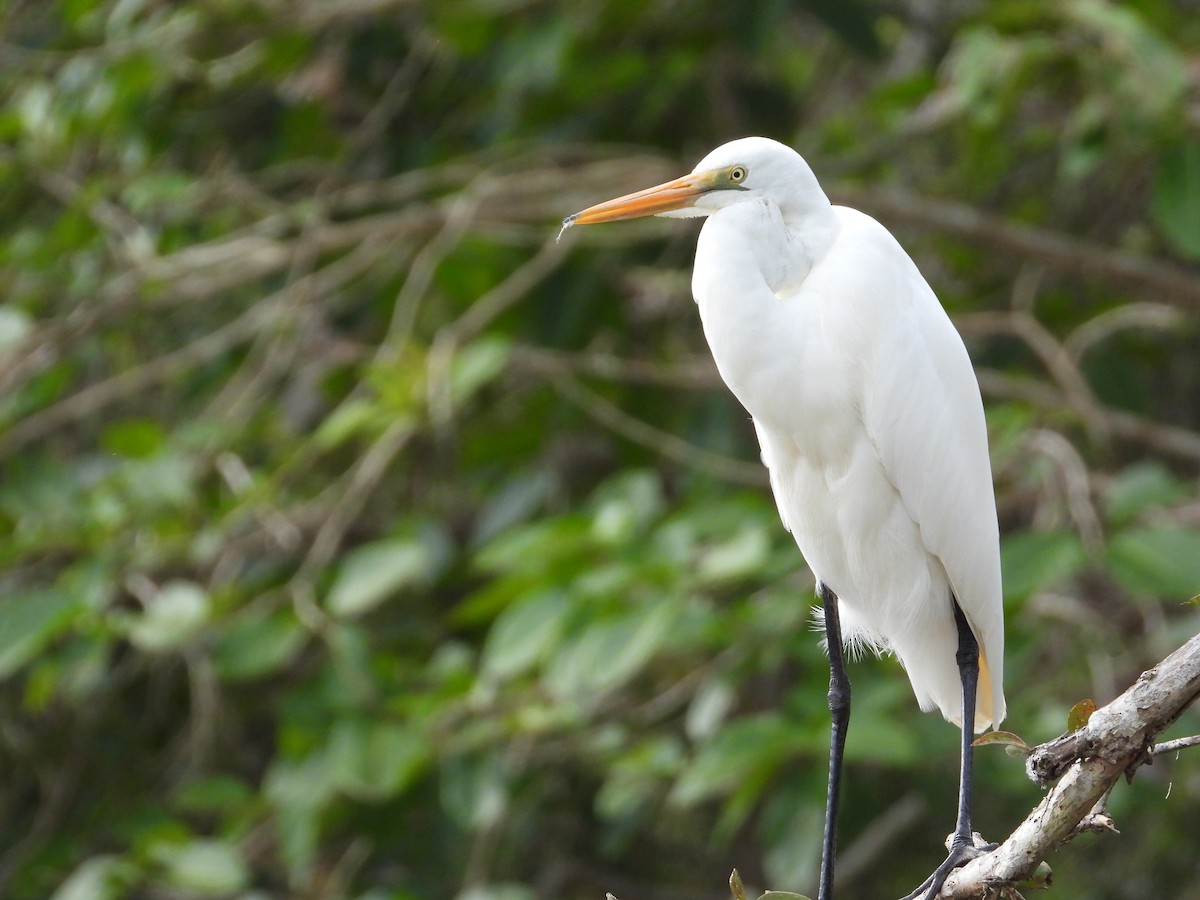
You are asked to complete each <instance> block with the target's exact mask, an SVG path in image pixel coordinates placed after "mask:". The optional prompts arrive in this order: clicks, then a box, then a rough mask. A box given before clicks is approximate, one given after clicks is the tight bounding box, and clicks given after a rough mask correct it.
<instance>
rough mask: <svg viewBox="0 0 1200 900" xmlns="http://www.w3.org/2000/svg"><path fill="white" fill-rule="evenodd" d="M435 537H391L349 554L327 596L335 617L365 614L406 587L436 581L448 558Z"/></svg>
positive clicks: (327, 604) (328, 606) (329, 608)
mask: <svg viewBox="0 0 1200 900" xmlns="http://www.w3.org/2000/svg"><path fill="white" fill-rule="evenodd" d="M439 549H440V548H439V547H438V546H437V543H436V542H435V541H434V540H431V539H426V538H423V537H417V538H391V539H389V540H385V541H377V542H376V543H374V544H366V545H364V546H362V547H359V548H358V549H356V550H353V551H351V552H350V553H349V554H347V556H346V558H345V560H344V561H343V562H342V564H341V566H340V568H339V569H338V574H337V577H336V578H335V579H334V582H333V586H332V587H330V589H329V596H328V597H327V598H326V601H325V603H326V607H327V608H328V610H329V611H330V612H331V613H332V614H333V615H335V616H361V615H362V614H363V613H366V612H370V611H371V610H372V609H374V608H375V607H377V606H378V605H379V604H380V603H382V602H383V601H384V600H386V599H388V597H391V596H393V595H395V594H396V593H397V592H398V591H400V590H401V589H402V588H407V587H412V586H414V585H419V584H426V583H428V582H430V581H432V580H433V578H434V577H435V575H436V573H437V570H438V568H439V567H440V565H441V563H442V562H443V559H444V557H443V556H442V554H440V553H439Z"/></svg>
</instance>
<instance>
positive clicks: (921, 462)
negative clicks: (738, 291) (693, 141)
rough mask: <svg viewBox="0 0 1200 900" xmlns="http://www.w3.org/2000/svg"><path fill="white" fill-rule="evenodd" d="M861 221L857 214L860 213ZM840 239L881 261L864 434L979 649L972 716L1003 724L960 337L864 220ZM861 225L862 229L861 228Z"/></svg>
mask: <svg viewBox="0 0 1200 900" xmlns="http://www.w3.org/2000/svg"><path fill="white" fill-rule="evenodd" d="M860 215H861V214H860ZM861 218H862V219H863V220H866V222H860V223H856V225H855V226H854V228H853V231H852V232H851V233H850V234H848V235H847V237H848V238H851V239H857V240H862V241H869V242H871V243H872V244H873V245H875V246H872V248H871V254H870V255H872V256H874V255H879V254H882V256H883V257H884V258H886V259H887V262H888V264H887V265H886V266H884V267H882V269H883V271H884V272H886V273H887V276H888V280H889V282H892V283H888V284H886V285H880V287H882V288H885V291H884V295H885V297H886V299H885V300H884V301H883V302H884V303H885V304H886V307H887V308H886V309H880V308H879V304H878V302H875V303H872V306H873V307H875V309H876V312H877V313H878V314H879V319H878V321H877V322H875V323H874V327H873V328H871V330H873V331H875V334H876V339H875V340H874V341H873V342H871V348H870V350H869V351H868V357H867V358H865V359H864V360H863V368H862V370H861V371H862V374H863V384H862V403H863V421H864V426H865V428H866V431H867V435H868V437H869V438H870V440H871V441H872V443H873V444H874V446H875V448H876V451H877V452H878V454H879V459H880V462H881V463H882V465H883V467H884V470H885V471H886V473H887V476H888V478H889V480H890V481H891V482H892V484H893V485H894V487H895V488H896V491H897V492H898V493H899V494H900V497H901V501H902V502H903V504H904V506H905V508H906V509H907V511H908V513H909V515H910V516H911V517H912V519H913V521H914V522H916V523H917V526H918V528H919V529H920V533H921V539H922V542H923V543H924V544H925V547H926V549H927V550H928V551H929V552H930V553H931V554H932V555H933V556H934V557H936V558H937V559H938V560H939V561H940V563H941V564H942V566H943V568H944V569H945V571H946V575H947V577H948V579H949V581H950V585H951V587H952V588H953V590H954V595H955V597H956V598H957V600H958V602H959V605H960V606H961V607H962V609H963V612H964V613H965V615H966V617H967V620H968V621H969V622H970V623H971V626H972V630H973V631H974V632H975V635H976V637H977V638H978V640H979V643H980V648H981V674H980V682H981V683H980V691H979V699H980V704H979V705H980V709H979V712H980V715H981V717H983V718H986V719H990V720H991V721H993V722H999V721H1000V720H1001V719H1002V718H1003V717H1004V692H1003V677H1004V672H1003V665H1004V620H1003V617H1004V613H1003V605H1002V598H1001V584H1000V540H999V528H998V525H997V521H996V501H995V494H994V491H993V487H992V473H991V465H990V462H989V457H988V442H987V426H986V422H985V420H984V414H983V401H982V400H981V398H980V394H979V383H978V381H977V379H976V377H975V371H974V369H973V367H972V365H971V360H970V357H969V356H968V355H967V350H966V347H965V346H964V345H963V341H962V338H961V336H960V335H959V334H958V332H957V331H956V330H955V328H954V325H953V324H952V323H951V322H950V319H949V317H948V316H947V315H946V312H945V310H944V309H943V308H942V306H941V304H940V303H939V302H938V299H937V297H936V296H935V295H934V293H933V290H932V288H930V287H929V285H928V283H927V282H926V281H925V279H924V278H923V277H922V275H921V274H920V272H919V271H918V270H917V267H916V265H915V264H914V263H913V262H912V260H911V259H910V258H909V257H908V255H907V254H906V253H905V252H904V250H903V249H902V248H901V247H900V245H899V243H897V242H896V240H895V238H893V237H892V235H891V234H890V233H889V232H888V231H887V229H885V228H884V227H883V226H882V225H879V224H878V223H876V222H874V220H872V219H870V218H869V217H867V216H861ZM868 223H869V224H868Z"/></svg>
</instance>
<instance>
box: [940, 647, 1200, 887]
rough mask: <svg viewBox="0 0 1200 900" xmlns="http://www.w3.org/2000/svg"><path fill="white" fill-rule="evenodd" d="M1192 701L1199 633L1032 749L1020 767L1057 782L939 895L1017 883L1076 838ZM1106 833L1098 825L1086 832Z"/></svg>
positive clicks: (1197, 692)
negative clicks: (1077, 722) (1069, 728)
mask: <svg viewBox="0 0 1200 900" xmlns="http://www.w3.org/2000/svg"><path fill="white" fill-rule="evenodd" d="M1197 697H1200V635H1197V636H1196V637H1193V638H1192V639H1191V640H1190V641H1188V642H1187V643H1186V644H1184V645H1183V646H1182V647H1180V648H1179V649H1178V650H1176V651H1175V652H1174V653H1172V654H1171V655H1170V656H1168V657H1167V658H1166V659H1164V660H1163V661H1162V662H1161V663H1159V664H1158V665H1157V666H1155V667H1154V668H1152V669H1149V670H1147V671H1146V672H1143V673H1142V675H1141V677H1140V678H1138V680H1137V682H1136V683H1134V685H1133V686H1132V687H1131V688H1129V690H1127V691H1126V692H1125V693H1124V694H1122V695H1121V696H1120V697H1118V698H1117V699H1116V700H1114V701H1113V702H1112V703H1109V704H1108V705H1107V706H1104V707H1102V708H1101V709H1098V710H1096V712H1094V713H1092V716H1091V718H1090V719H1089V720H1088V722H1087V724H1086V725H1084V726H1083V727H1082V728H1080V729H1079V730H1078V731H1075V732H1072V733H1070V734H1064V735H1062V736H1061V737H1058V738H1056V739H1054V740H1053V741H1050V742H1048V743H1045V744H1042V745H1040V746H1038V747H1035V748H1034V749H1033V752H1032V753H1031V754H1030V756H1029V759H1028V761H1027V762H1026V769H1027V771H1028V772H1029V776H1030V778H1032V779H1033V780H1034V781H1036V782H1038V783H1039V784H1043V785H1044V784H1047V783H1048V782H1050V781H1052V780H1053V779H1055V778H1058V777H1059V776H1060V775H1061V776H1062V779H1061V780H1060V781H1059V782H1058V784H1056V785H1055V786H1054V788H1053V789H1052V790H1051V791H1050V793H1049V794H1047V795H1046V798H1045V799H1044V800H1043V801H1042V802H1041V803H1040V804H1038V806H1037V808H1036V809H1034V810H1033V812H1032V813H1030V814H1029V816H1028V818H1026V819H1025V821H1024V822H1022V823H1021V824H1020V825H1018V826H1017V828H1016V830H1015V831H1014V832H1013V833H1012V835H1010V836H1009V838H1008V839H1007V840H1006V841H1004V843H1002V844H1001V845H1000V846H999V847H997V848H996V849H995V850H994V851H992V852H991V853H988V854H986V855H985V856H982V857H980V858H979V859H976V860H973V861H972V862H970V863H968V864H967V865H966V866H964V867H963V868H962V869H960V870H958V871H957V872H955V873H954V874H953V875H951V876H950V878H949V879H947V881H946V885H945V886H944V887H943V888H942V892H941V894H940V895H939V896H941V897H954V898H978V897H984V896H988V892H989V891H993V892H994V891H995V890H996V889H998V888H999V887H1000V886H1002V885H1011V884H1016V883H1018V882H1021V881H1024V880H1025V879H1027V878H1029V877H1030V876H1032V875H1033V873H1034V870H1035V869H1036V868H1037V866H1038V864H1039V863H1040V862H1041V861H1042V860H1043V859H1045V858H1046V857H1047V856H1049V855H1050V854H1051V853H1052V852H1053V851H1054V850H1055V849H1056V848H1057V847H1059V846H1060V845H1061V844H1063V843H1065V842H1066V841H1067V840H1069V839H1070V838H1071V837H1072V836H1073V835H1074V834H1076V833H1079V831H1080V828H1079V826H1080V823H1083V822H1085V820H1086V819H1087V818H1088V816H1089V815H1090V814H1091V813H1092V812H1093V810H1094V809H1095V808H1096V804H1097V803H1099V802H1100V801H1101V800H1102V799H1103V798H1104V796H1105V794H1106V793H1107V792H1108V791H1109V790H1110V789H1111V788H1112V786H1113V785H1114V784H1116V782H1117V780H1118V779H1119V778H1120V777H1121V776H1122V775H1125V776H1126V777H1132V775H1133V773H1134V771H1135V770H1136V769H1137V768H1138V767H1139V766H1141V765H1143V764H1146V763H1148V762H1150V760H1151V747H1152V746H1153V740H1154V737H1155V736H1156V735H1157V734H1159V733H1160V732H1162V731H1163V730H1164V729H1166V728H1167V727H1169V726H1170V725H1171V724H1172V723H1173V722H1174V721H1175V720H1176V719H1177V718H1179V716H1180V715H1181V714H1182V713H1183V711H1184V710H1186V709H1187V708H1188V707H1189V706H1190V705H1191V704H1192V703H1193V702H1194V701H1195V700H1196V699H1197ZM1064 773H1065V774H1064ZM1093 826H1095V827H1107V826H1105V825H1104V823H1103V822H1102V821H1100V820H1099V819H1097V820H1095V821H1094V822H1093V823H1092V824H1091V825H1086V826H1085V827H1086V828H1089V829H1090V828H1092V827H1093Z"/></svg>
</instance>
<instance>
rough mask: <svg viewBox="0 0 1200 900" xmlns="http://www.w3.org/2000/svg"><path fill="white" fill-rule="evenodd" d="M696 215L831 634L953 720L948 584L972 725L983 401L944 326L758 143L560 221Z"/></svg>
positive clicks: (986, 475) (725, 353)
mask: <svg viewBox="0 0 1200 900" xmlns="http://www.w3.org/2000/svg"><path fill="white" fill-rule="evenodd" d="M649 214H658V215H667V216H697V215H703V216H707V217H708V220H707V221H706V222H705V224H704V227H703V229H702V230H701V232H700V240H699V244H698V247H697V251H696V265H695V270H694V273H693V277H692V292H693V295H694V296H695V299H696V303H697V305H698V307H699V310H700V317H701V319H702V320H703V323H704V333H705V336H706V337H707V339H708V343H709V346H710V347H711V349H712V354H713V358H714V359H715V360H716V364H717V368H718V369H719V370H720V373H721V377H722V378H723V379H724V381H725V383H726V384H727V385H728V386H729V388H730V389H731V390H732V391H733V393H734V394H735V395H736V396H737V398H738V400H739V401H741V403H742V405H743V406H744V407H745V408H746V409H747V411H748V412H749V413H750V415H751V416H752V417H753V420H754V427H755V430H756V431H757V433H758V439H759V442H760V444H761V446H762V458H763V462H764V463H765V464H766V466H767V468H768V469H769V470H770V476H771V487H772V489H773V491H774V494H775V499H776V501H777V503H778V505H779V513H780V516H781V517H782V519H783V523H784V525H785V526H786V527H787V528H788V529H789V530H790V531H791V532H792V534H793V535H794V537H795V539H796V543H797V544H798V545H799V547H800V550H801V552H802V553H803V554H804V558H805V560H806V561H807V562H808V565H809V566H810V567H811V569H812V571H813V574H814V575H815V576H816V578H817V580H818V581H819V582H821V583H824V584H825V585H826V586H827V587H829V588H830V589H831V590H832V591H833V592H834V593H836V594H837V596H838V598H839V611H840V615H841V620H842V630H843V634H844V636H845V638H846V640H847V642H848V643H849V644H851V645H854V644H857V645H859V646H867V647H870V648H871V649H874V650H876V651H890V652H893V653H895V655H896V656H897V657H898V658H899V660H900V662H901V663H902V664H903V666H904V668H905V670H906V671H907V673H908V676H909V679H910V680H911V682H912V687H913V690H914V692H915V693H916V696H917V700H918V702H919V703H920V706H921V708H922V709H925V710H929V709H932V708H934V707H937V708H938V709H939V710H941V712H942V714H943V715H944V716H945V717H946V718H947V719H949V720H951V721H953V722H955V723H956V724H961V718H962V699H961V686H960V678H959V669H958V666H957V664H956V661H955V651H956V649H957V647H958V637H957V631H956V628H955V622H954V617H953V612H952V605H951V604H952V601H951V593H953V596H954V597H955V598H957V600H958V602H959V605H960V607H961V608H962V610H963V612H964V614H965V616H966V618H967V620H968V622H969V623H970V626H971V630H972V631H973V632H974V634H975V636H976V638H977V640H978V642H979V645H980V679H979V689H978V693H977V712H976V717H975V722H974V723H973V724H974V727H975V729H976V730H982V729H984V728H985V727H987V726H988V725H989V724H994V723H998V722H999V721H1000V720H1001V719H1003V718H1004V712H1005V704H1004V692H1003V675H1004V631H1003V609H1002V605H1001V588H1000V555H999V536H998V528H997V523H996V507H995V499H994V494H993V491H992V481H991V469H990V465H989V461H988V448H987V431H986V427H985V423H984V416H983V404H982V401H981V400H980V395H979V386H978V382H977V381H976V378H975V374H974V371H973V370H972V367H971V361H970V359H969V358H968V356H967V351H966V348H965V347H964V346H963V342H962V339H961V338H960V337H959V335H958V332H957V331H955V329H954V326H953V325H952V324H951V322H950V319H949V318H948V317H947V315H946V313H945V311H944V310H943V309H942V306H941V304H940V303H939V302H938V300H937V298H936V297H935V296H934V293H933V291H932V289H931V288H930V287H929V285H928V284H927V283H926V281H925V279H924V278H923V277H922V276H921V273H920V272H919V271H918V270H917V267H916V265H915V264H914V263H913V261H912V260H911V259H910V258H909V256H908V254H906V253H905V252H904V250H903V249H902V248H901V247H900V245H899V244H898V243H897V242H896V240H895V238H893V237H892V235H891V234H890V233H889V232H888V231H887V229H885V228H884V227H883V226H882V225H880V224H879V223H878V222H876V221H875V220H874V219H872V218H870V217H869V216H867V215H865V214H863V213H861V212H857V211H856V210H853V209H848V208H846V207H840V206H833V205H832V204H831V203H830V202H829V200H828V198H827V197H826V196H825V193H824V192H823V191H822V190H821V187H820V185H819V184H818V183H817V180H816V177H815V176H814V175H813V173H812V170H811V169H810V168H809V167H808V164H807V163H805V161H804V160H803V159H802V158H801V157H800V156H799V154H797V153H796V152H795V151H793V150H792V149H790V148H789V147H786V146H784V145H783V144H780V143H777V142H776V141H772V140H768V139H766V138H759V137H752V138H743V139H742V140H737V141H733V142H731V143H728V144H725V145H723V146H721V147H719V148H717V149H716V150H714V151H713V152H712V153H710V154H709V155H708V156H706V157H705V158H704V159H703V160H701V162H700V163H699V165H697V166H696V168H695V170H694V171H693V172H692V174H691V175H689V176H685V177H684V178H681V179H678V180H677V181H675V182H669V183H667V184H665V185H660V186H658V187H657V188H651V189H650V190H647V191H641V192H638V193H637V194H631V195H628V196H627V197H622V198H618V199H617V200H613V201H609V202H608V203H604V204H600V205H598V206H595V207H592V208H590V209H588V210H585V211H584V212H582V213H579V214H577V215H576V216H573V217H571V218H570V219H568V220H567V221H566V223H565V224H567V225H570V224H575V223H580V224H584V223H588V222H597V221H608V220H612V219H618V218H632V217H634V216H640V215H649Z"/></svg>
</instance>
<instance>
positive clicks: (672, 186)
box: [563, 172, 719, 228]
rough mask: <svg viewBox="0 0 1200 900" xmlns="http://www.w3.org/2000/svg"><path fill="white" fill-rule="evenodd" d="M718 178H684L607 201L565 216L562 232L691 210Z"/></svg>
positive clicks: (713, 175) (699, 175) (705, 174)
mask: <svg viewBox="0 0 1200 900" xmlns="http://www.w3.org/2000/svg"><path fill="white" fill-rule="evenodd" d="M718 178H719V174H718V173H717V172H700V173H695V174H691V175H684V176H683V177H682V178H676V179H675V180H674V181H668V182H665V183H664V184H660V185H657V186H656V187H652V188H646V189H645V190H644V191H635V192H634V193H632V194H626V195H625V196H624V197H617V198H616V199H615V200H606V201H605V202H604V203H597V204H596V205H595V206H589V207H588V208H587V209H585V210H582V211H581V212H577V213H575V215H573V216H567V217H566V218H565V219H563V228H569V227H570V226H572V225H594V224H595V223H597V222H616V221H619V220H621V219H638V218H641V217H642V216H656V215H658V214H659V213H664V212H670V211H671V210H673V209H683V208H684V207H685V206H692V205H693V204H694V203H695V202H696V200H697V199H698V198H699V197H700V196H701V195H702V194H704V193H706V192H708V191H711V190H712V189H713V188H715V187H716V186H717V180H718Z"/></svg>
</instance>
